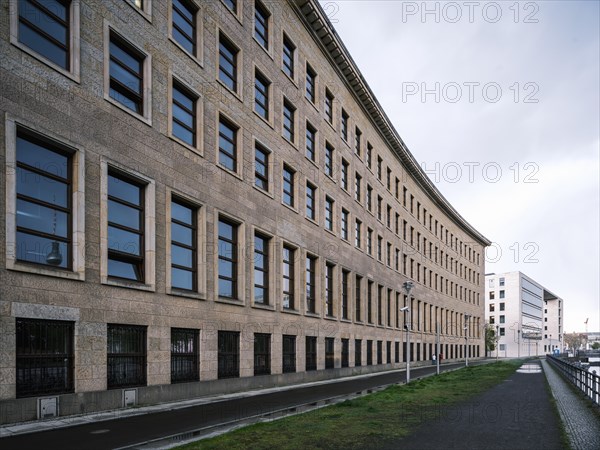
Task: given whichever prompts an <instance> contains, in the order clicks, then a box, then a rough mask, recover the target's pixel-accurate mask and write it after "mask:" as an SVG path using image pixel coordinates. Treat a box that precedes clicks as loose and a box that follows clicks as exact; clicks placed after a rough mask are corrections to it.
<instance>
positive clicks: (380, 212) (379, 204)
mask: <svg viewBox="0 0 600 450" xmlns="http://www.w3.org/2000/svg"><path fill="white" fill-rule="evenodd" d="M382 203H383V198H381V195H378V196H377V219H378V220H379V221H380V222H383V206H382Z"/></svg>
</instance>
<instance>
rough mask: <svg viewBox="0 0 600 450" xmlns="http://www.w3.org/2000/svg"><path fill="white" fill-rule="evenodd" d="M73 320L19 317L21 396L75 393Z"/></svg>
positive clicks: (18, 364) (17, 370) (17, 378)
mask: <svg viewBox="0 0 600 450" xmlns="http://www.w3.org/2000/svg"><path fill="white" fill-rule="evenodd" d="M73 328H74V324H73V322H62V321H58V320H37V319H20V318H17V319H16V336H15V338H16V384H17V398H22V397H32V396H39V395H48V394H64V393H69V392H73V390H74V384H73V366H74V359H75V358H74V351H73Z"/></svg>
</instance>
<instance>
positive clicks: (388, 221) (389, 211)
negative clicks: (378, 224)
mask: <svg viewBox="0 0 600 450" xmlns="http://www.w3.org/2000/svg"><path fill="white" fill-rule="evenodd" d="M385 220H386V225H387V227H388V228H389V229H390V230H391V229H392V207H391V206H390V205H387V206H386V217H385Z"/></svg>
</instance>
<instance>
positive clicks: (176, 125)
mask: <svg viewBox="0 0 600 450" xmlns="http://www.w3.org/2000/svg"><path fill="white" fill-rule="evenodd" d="M197 101H198V97H197V96H196V95H194V94H192V93H191V92H190V91H189V90H188V89H186V88H185V87H184V86H183V85H182V84H181V83H178V82H177V81H175V80H173V104H172V122H171V127H172V133H173V136H175V137H176V138H178V139H181V140H182V141H183V142H185V143H186V144H188V145H191V146H192V147H195V146H196V133H197V130H196V122H197V120H196V103H197Z"/></svg>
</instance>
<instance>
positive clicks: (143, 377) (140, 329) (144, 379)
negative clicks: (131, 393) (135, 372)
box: [106, 323, 148, 390]
mask: <svg viewBox="0 0 600 450" xmlns="http://www.w3.org/2000/svg"><path fill="white" fill-rule="evenodd" d="M111 329H114V331H115V332H116V331H117V330H121V333H116V334H115V337H117V335H120V337H125V336H123V334H124V333H123V332H122V331H124V330H126V331H130V332H132V333H134V334H139V335H140V336H133V337H132V336H129V339H134V338H139V339H140V342H139V343H140V344H141V348H140V351H138V352H114V353H113V352H111V351H110V344H111V341H110V336H111V333H110V330H111ZM106 335H107V336H106V347H107V350H106V388H107V390H111V389H121V388H124V387H139V386H146V385H147V383H148V368H147V361H148V327H147V326H145V325H124V324H115V323H108V324H106ZM111 356H112V357H113V358H116V360H115V361H114V363H116V362H118V360H119V359H121V358H122V359H126V360H127V359H129V358H134V360H136V361H137V362H136V364H137V365H138V366H139V369H140V370H141V372H142V373H141V374H140V378H139V379H133V380H131V381H129V382H126V383H116V382H113V383H111V381H110V380H111Z"/></svg>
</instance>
